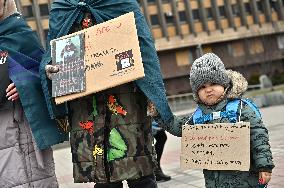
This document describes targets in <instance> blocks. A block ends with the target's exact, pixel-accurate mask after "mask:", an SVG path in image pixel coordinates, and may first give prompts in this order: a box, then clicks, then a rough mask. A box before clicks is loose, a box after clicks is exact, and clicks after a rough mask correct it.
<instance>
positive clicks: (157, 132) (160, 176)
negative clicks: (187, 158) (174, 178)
mask: <svg viewBox="0 0 284 188" xmlns="http://www.w3.org/2000/svg"><path fill="white" fill-rule="evenodd" d="M152 133H153V137H154V138H155V140H156V142H155V150H156V154H157V162H158V168H157V169H156V170H155V176H156V180H157V181H158V182H159V181H169V180H171V176H168V175H165V174H164V172H163V171H162V168H161V158H162V154H163V151H164V147H165V143H166V141H167V134H166V132H165V130H164V129H162V128H161V127H159V125H158V123H156V122H155V121H152Z"/></svg>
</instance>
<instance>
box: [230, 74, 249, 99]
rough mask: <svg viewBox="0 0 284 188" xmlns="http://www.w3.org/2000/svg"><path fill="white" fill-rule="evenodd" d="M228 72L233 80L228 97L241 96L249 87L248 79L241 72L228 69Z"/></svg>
mask: <svg viewBox="0 0 284 188" xmlns="http://www.w3.org/2000/svg"><path fill="white" fill-rule="evenodd" d="M226 73H227V75H228V76H229V78H230V80H231V87H230V90H229V91H228V93H227V98H229V99H233V98H240V97H241V96H242V95H243V94H244V93H245V92H246V90H247V88H248V82H247V80H246V79H245V77H244V76H243V75H242V74H241V73H239V72H236V71H233V70H226Z"/></svg>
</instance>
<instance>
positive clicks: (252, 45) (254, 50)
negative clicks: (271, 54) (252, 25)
mask: <svg viewBox="0 0 284 188" xmlns="http://www.w3.org/2000/svg"><path fill="white" fill-rule="evenodd" d="M263 52H264V48H263V43H262V41H261V40H260V39H252V40H250V41H249V53H250V54H252V55H254V54H260V53H263Z"/></svg>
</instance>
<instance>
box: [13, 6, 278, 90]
mask: <svg viewBox="0 0 284 188" xmlns="http://www.w3.org/2000/svg"><path fill="white" fill-rule="evenodd" d="M50 1H51V0H17V5H18V7H20V8H19V9H20V11H21V12H22V13H23V15H24V16H25V17H26V18H27V20H28V23H29V25H31V27H32V28H33V29H34V30H35V31H38V33H39V36H40V39H41V40H42V41H43V43H44V41H45V36H46V33H47V31H48V9H49V5H50ZM138 2H139V3H140V5H141V10H142V11H143V13H144V15H145V18H146V21H147V22H148V24H149V26H150V27H151V30H152V34H153V37H154V39H155V45H156V48H157V51H158V55H159V58H160V63H161V69H162V73H163V77H164V82H165V86H166V88H167V92H168V95H175V94H181V93H187V92H190V85H189V79H188V78H189V70H190V66H191V64H192V63H193V61H194V59H196V58H198V57H199V56H200V55H201V54H203V53H207V52H214V53H216V54H217V55H218V56H220V58H221V59H222V60H223V61H224V63H225V65H226V66H227V67H228V68H230V69H234V70H237V71H240V72H241V73H243V74H244V75H245V77H246V78H247V79H248V80H249V83H250V84H256V83H257V82H258V77H259V76H260V75H261V74H267V75H268V76H269V77H270V78H272V81H273V82H274V83H276V84H277V83H280V82H281V81H283V82H284V0H138Z"/></svg>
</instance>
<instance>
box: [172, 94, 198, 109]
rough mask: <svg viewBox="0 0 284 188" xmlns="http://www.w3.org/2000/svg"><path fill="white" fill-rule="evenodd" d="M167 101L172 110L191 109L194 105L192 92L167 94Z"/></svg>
mask: <svg viewBox="0 0 284 188" xmlns="http://www.w3.org/2000/svg"><path fill="white" fill-rule="evenodd" d="M168 102H169V105H170V107H171V110H172V111H173V112H176V111H180V110H186V109H191V108H194V107H195V106H196V104H195V102H194V100H193V94H192V93H185V94H179V95H171V96H168Z"/></svg>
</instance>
